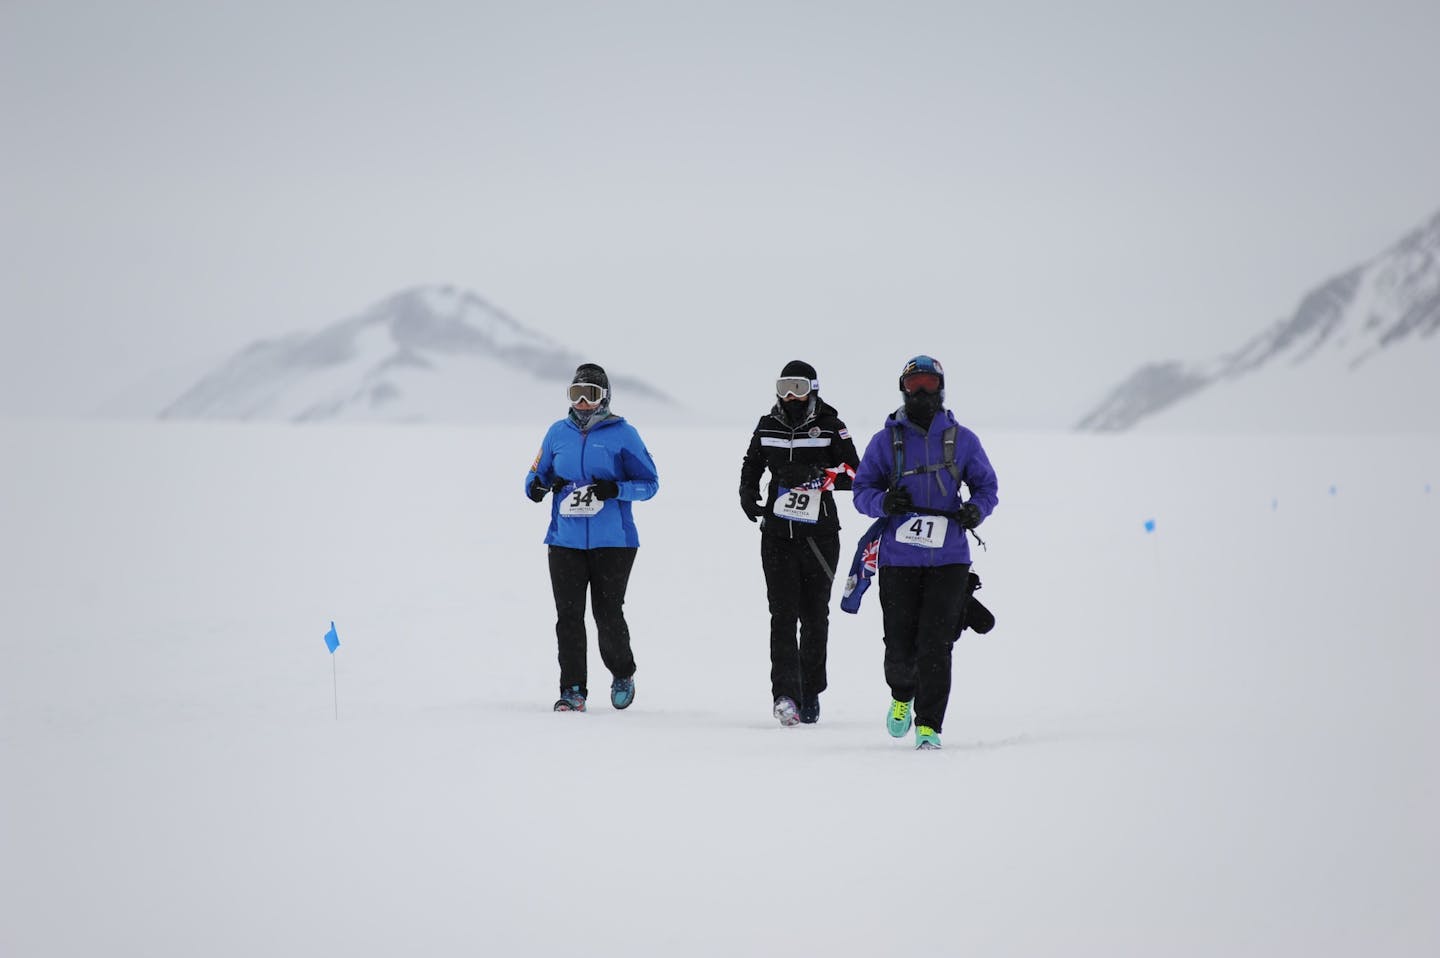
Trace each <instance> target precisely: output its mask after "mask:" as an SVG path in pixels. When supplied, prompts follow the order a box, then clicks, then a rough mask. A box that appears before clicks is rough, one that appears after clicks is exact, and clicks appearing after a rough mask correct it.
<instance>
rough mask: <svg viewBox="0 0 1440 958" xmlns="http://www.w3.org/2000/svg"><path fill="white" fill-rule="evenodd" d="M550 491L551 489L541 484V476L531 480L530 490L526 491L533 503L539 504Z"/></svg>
mask: <svg viewBox="0 0 1440 958" xmlns="http://www.w3.org/2000/svg"><path fill="white" fill-rule="evenodd" d="M549 489H550V487H549V486H547V485H545V483H543V482H541V481H540V477H539V476H536V477H535V478H534V479H531V480H530V488H529V489H526V490H525V494H526V495H527V496H529V497H530V500H531V501H532V502H539V501H540V500H542V499H544V498H545V493H546V492H548V491H549Z"/></svg>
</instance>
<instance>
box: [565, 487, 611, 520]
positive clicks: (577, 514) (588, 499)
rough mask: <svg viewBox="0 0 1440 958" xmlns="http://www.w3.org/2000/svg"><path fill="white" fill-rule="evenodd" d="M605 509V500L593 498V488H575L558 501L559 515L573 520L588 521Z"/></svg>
mask: <svg viewBox="0 0 1440 958" xmlns="http://www.w3.org/2000/svg"><path fill="white" fill-rule="evenodd" d="M603 508H605V500H603V499H596V498H595V487H594V486H576V487H575V488H573V489H571V490H570V491H569V492H567V493H566V494H565V498H564V499H561V500H560V514H561V515H562V516H568V517H570V518H574V519H588V518H590V517H591V516H593V515H595V513H597V512H599V511H600V510H601V509H603Z"/></svg>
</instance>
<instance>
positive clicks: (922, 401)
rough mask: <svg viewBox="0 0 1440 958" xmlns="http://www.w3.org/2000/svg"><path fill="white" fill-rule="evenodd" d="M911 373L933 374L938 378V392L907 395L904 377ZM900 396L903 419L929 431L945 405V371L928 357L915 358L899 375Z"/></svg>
mask: <svg viewBox="0 0 1440 958" xmlns="http://www.w3.org/2000/svg"><path fill="white" fill-rule="evenodd" d="M912 372H921V373H934V374H936V375H938V376H939V377H940V390H939V391H938V392H933V393H927V392H920V393H908V392H906V391H905V377H906V375H908V374H910V373H912ZM900 395H901V396H903V397H904V399H905V418H906V419H908V420H910V421H911V422H913V423H914V424H915V425H917V426H919V427H920V428H921V429H924V430H926V431H929V429H930V424H931V423H932V422H934V421H935V416H936V414H937V413H939V412H940V410H941V408H942V407H943V406H944V405H945V370H944V367H942V366H941V365H940V364H939V363H938V362H936V361H935V360H933V359H931V358H930V357H929V356H916V357H915V358H914V359H912V360H910V361H909V362H908V363H906V364H905V368H904V370H902V371H901V373H900Z"/></svg>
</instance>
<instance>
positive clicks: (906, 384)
mask: <svg viewBox="0 0 1440 958" xmlns="http://www.w3.org/2000/svg"><path fill="white" fill-rule="evenodd" d="M900 388H901V389H903V390H905V391H906V392H907V393H938V392H939V391H940V377H939V376H938V375H936V374H935V373H911V374H910V375H908V376H906V377H905V378H904V379H902V380H900Z"/></svg>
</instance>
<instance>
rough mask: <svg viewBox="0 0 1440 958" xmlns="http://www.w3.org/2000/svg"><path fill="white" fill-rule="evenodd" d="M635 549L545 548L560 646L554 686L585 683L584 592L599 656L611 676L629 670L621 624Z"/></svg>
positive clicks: (630, 664) (626, 635) (625, 628)
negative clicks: (594, 631)
mask: <svg viewBox="0 0 1440 958" xmlns="http://www.w3.org/2000/svg"><path fill="white" fill-rule="evenodd" d="M637 551H639V550H637V549H625V548H618V549H566V548H563V547H561V546H551V547H550V589H551V591H552V592H554V593H555V639H556V641H557V644H558V645H559V648H560V689H561V691H564V690H565V689H568V688H569V687H571V686H572V685H578V686H580V691H581V692H583V693H585V694H586V695H587V696H588V695H589V689H588V688H587V687H586V681H587V679H588V676H587V674H586V664H585V653H586V642H587V640H586V637H585V592H586V590H587V589H588V590H589V591H590V609H591V611H592V612H593V613H594V615H595V630H596V631H597V632H598V633H599V634H600V661H602V662H604V663H605V668H607V669H609V670H610V674H611V675H612V676H614V677H615V678H617V679H625V678H629V677H630V676H632V675H634V674H635V656H634V655H633V654H632V653H631V651H630V627H629V626H628V625H626V624H625V612H624V608H625V589H626V586H628V585H629V583H630V569H631V567H632V566H634V565H635V553H636V552H637Z"/></svg>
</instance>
